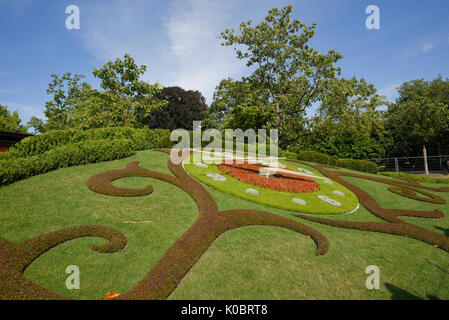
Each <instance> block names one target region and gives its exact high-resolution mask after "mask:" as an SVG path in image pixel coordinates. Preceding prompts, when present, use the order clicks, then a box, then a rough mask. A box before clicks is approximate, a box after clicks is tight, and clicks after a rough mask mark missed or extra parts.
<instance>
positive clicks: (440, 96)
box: [386, 76, 449, 174]
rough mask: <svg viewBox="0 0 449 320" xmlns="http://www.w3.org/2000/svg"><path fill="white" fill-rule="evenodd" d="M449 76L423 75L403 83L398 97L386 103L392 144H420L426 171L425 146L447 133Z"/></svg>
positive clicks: (427, 171) (448, 129)
mask: <svg viewBox="0 0 449 320" xmlns="http://www.w3.org/2000/svg"><path fill="white" fill-rule="evenodd" d="M448 83H449V79H446V80H443V79H442V78H441V76H440V77H438V78H436V79H434V80H433V81H425V80H424V79H418V80H413V81H409V82H405V83H403V84H402V85H401V86H400V87H399V90H398V92H399V98H398V99H397V100H396V102H395V103H391V104H389V107H388V110H387V113H386V117H387V127H388V130H389V132H390V134H391V136H392V139H393V141H394V144H397V143H399V144H401V145H408V147H413V145H415V146H420V147H421V148H422V152H423V155H424V168H425V172H426V174H429V169H428V163H427V146H428V145H429V144H433V145H435V144H438V140H439V139H442V138H443V137H445V136H446V139H447V135H448V134H449V93H448V89H449V85H448Z"/></svg>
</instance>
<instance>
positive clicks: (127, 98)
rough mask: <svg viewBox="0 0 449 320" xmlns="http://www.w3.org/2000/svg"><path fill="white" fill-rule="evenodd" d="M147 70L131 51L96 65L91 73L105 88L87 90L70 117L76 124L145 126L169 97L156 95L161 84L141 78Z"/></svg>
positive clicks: (83, 125)
mask: <svg viewBox="0 0 449 320" xmlns="http://www.w3.org/2000/svg"><path fill="white" fill-rule="evenodd" d="M146 70H147V67H146V66H145V65H142V66H138V65H137V64H136V63H135V61H134V59H133V58H132V57H131V56H130V55H129V54H125V56H124V58H123V59H120V58H117V59H115V60H114V61H108V62H107V63H106V64H103V65H102V66H101V67H100V68H99V69H96V68H94V70H93V72H92V73H93V75H94V76H95V77H96V78H98V79H100V80H101V84H100V86H101V88H102V89H103V90H104V91H103V92H101V91H98V90H95V89H91V90H88V91H87V92H86V94H85V97H84V98H83V99H81V102H80V104H79V105H78V106H77V110H76V112H75V113H74V114H73V116H72V118H71V119H72V120H73V121H74V123H75V126H76V127H82V128H95V127H99V126H130V127H136V128H139V127H143V122H144V121H145V119H146V118H147V117H148V116H149V115H150V114H151V112H153V111H154V110H158V109H160V108H162V107H164V106H165V105H166V101H161V100H158V99H157V98H156V97H155V96H156V94H158V93H159V92H160V91H161V90H162V86H161V85H160V84H158V83H156V84H150V83H148V82H145V81H143V80H141V79H140V78H141V76H142V75H143V74H144V73H145V71H146Z"/></svg>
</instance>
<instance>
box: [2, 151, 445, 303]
mask: <svg viewBox="0 0 449 320" xmlns="http://www.w3.org/2000/svg"><path fill="white" fill-rule="evenodd" d="M167 159H168V156H167V155H166V154H162V153H159V152H154V151H142V152H138V153H137V154H136V155H135V156H133V157H131V158H128V159H122V160H118V161H111V162H106V163H98V164H90V165H85V166H80V167H73V168H65V169H61V170H57V171H54V172H50V173H47V174H44V175H40V176H36V177H32V178H30V179H27V180H23V181H20V182H18V183H14V184H12V185H9V186H7V187H3V188H1V189H0V204H1V206H0V236H2V237H4V238H6V239H8V240H10V241H14V242H18V241H22V240H24V239H28V238H31V237H34V236H37V235H39V234H43V233H46V232H49V231H52V230H57V229H60V228H63V227H67V226H73V225H82V224H100V225H107V226H112V227H114V228H117V229H118V230H120V231H122V232H124V233H125V234H126V236H127V237H128V246H127V247H126V248H125V249H124V250H122V251H119V252H117V253H113V254H99V253H95V252H92V251H91V250H89V245H90V244H93V243H101V242H102V240H99V239H80V240H73V241H70V242H67V243H65V244H62V245H59V246H57V247H56V248H54V249H52V250H50V251H49V252H47V253H46V254H44V255H43V256H41V257H40V258H39V259H38V260H36V261H35V262H34V263H33V264H32V265H31V266H30V267H29V268H28V269H27V270H26V272H25V275H26V276H27V277H28V278H30V279H32V280H33V281H35V282H38V283H39V284H41V285H43V286H45V287H47V288H49V289H52V290H54V291H56V292H58V293H60V294H63V295H66V296H71V297H75V298H86V299H98V298H102V297H103V296H104V294H105V293H106V292H107V291H112V290H117V291H119V292H124V291H126V290H128V289H130V288H132V287H133V286H134V285H135V284H136V283H137V282H138V281H139V280H140V279H141V278H142V277H143V276H144V274H145V273H146V272H147V271H148V270H149V269H150V268H151V266H152V265H154V263H155V262H156V261H157V260H158V259H159V258H160V257H161V255H162V254H163V253H164V252H165V251H166V250H167V248H168V247H170V245H171V244H172V243H173V242H174V241H175V240H176V239H178V238H179V237H180V235H181V234H182V233H183V232H184V231H185V230H187V228H188V227H189V226H190V225H191V224H192V223H193V222H194V220H195V219H196V217H197V208H196V205H195V203H194V202H193V201H192V200H191V198H190V197H189V196H188V195H187V194H185V193H184V192H182V191H181V190H180V189H178V188H176V187H173V186H171V185H169V184H166V183H163V182H160V181H157V180H153V179H144V178H126V179H123V180H120V181H117V182H116V184H117V185H121V186H126V187H144V186H147V185H148V184H151V185H152V186H153V187H154V193H153V194H151V195H149V196H145V197H139V198H115V197H108V196H104V195H100V194H96V193H94V192H92V191H90V190H89V189H88V188H87V186H86V181H87V179H88V178H89V177H91V176H92V175H94V174H97V173H100V172H103V171H106V170H111V169H121V168H124V166H125V164H126V163H128V162H130V161H140V162H141V165H142V166H143V167H145V168H149V169H152V170H157V171H161V172H164V173H169V171H168V170H167V168H166V162H167ZM306 169H309V170H310V168H307V167H306ZM311 171H312V170H311ZM345 171H346V169H345ZM345 179H348V181H350V182H351V183H353V184H355V185H357V186H360V187H363V188H364V189H365V190H367V191H368V192H369V193H370V194H373V196H374V197H375V199H376V200H377V201H379V202H380V203H381V204H382V205H383V206H385V207H387V208H411V209H425V210H432V209H437V208H438V209H441V210H442V211H443V212H445V214H446V215H448V214H449V204H445V205H436V204H429V203H424V202H419V201H415V200H411V199H406V198H404V197H400V196H398V195H396V194H393V193H391V192H389V191H388V190H387V189H386V188H387V186H386V185H384V184H382V183H378V182H372V181H366V180H361V179H356V178H350V177H347V178H346V177H345ZM205 187H206V188H207V190H208V191H209V192H210V193H211V194H212V195H213V196H214V198H215V199H216V200H217V203H218V205H219V208H220V210H226V209H237V208H238V209H258V210H266V211H270V212H273V213H277V214H279V215H282V216H285V217H289V218H291V219H298V221H300V222H302V223H305V224H307V225H310V226H312V227H314V228H316V229H318V230H320V231H321V232H323V233H324V235H325V236H326V237H327V238H328V240H329V241H330V243H331V249H330V252H329V253H328V254H327V255H325V256H315V254H314V250H315V245H314V243H313V241H311V240H310V239H307V238H306V237H304V236H302V235H299V234H297V233H294V232H291V231H289V230H287V229H282V228H277V227H246V228H241V229H237V230H234V231H231V232H227V233H225V234H224V235H222V236H221V237H220V238H218V239H217V240H216V241H215V242H214V243H213V245H212V246H211V247H210V248H209V250H208V251H207V252H206V253H205V254H204V255H203V256H202V257H201V259H200V260H199V262H198V263H197V264H196V265H195V266H194V267H193V268H192V270H191V271H190V272H189V274H188V275H187V276H186V277H185V278H184V280H183V281H182V283H181V284H180V286H178V288H177V289H176V290H175V291H174V293H173V294H172V296H171V298H172V299H252V298H254V299H349V298H350V299H392V298H393V299H405V298H409V299H410V298H423V299H429V298H439V299H449V286H448V285H447V284H448V283H449V259H448V253H446V252H444V251H442V250H440V249H437V248H434V247H432V246H430V245H428V244H425V243H422V242H419V241H416V240H412V239H409V238H404V237H399V236H394V235H386V234H378V233H372V232H363V231H355V230H347V229H340V228H336V227H331V226H326V225H320V224H316V223H313V222H308V221H303V220H300V219H299V218H295V217H292V216H291V215H290V213H289V212H287V211H284V210H281V209H277V208H272V207H267V206H264V205H261V204H257V203H254V202H250V201H246V200H244V199H239V198H236V197H234V196H230V195H228V194H225V193H222V192H220V191H218V190H216V189H214V188H212V187H209V186H205ZM437 194H439V195H440V196H442V197H443V198H445V199H446V200H447V202H448V203H449V193H437ZM332 218H333V219H342V220H359V221H380V220H379V219H378V218H377V217H375V216H373V215H372V214H370V213H369V212H368V211H367V210H366V209H365V208H364V207H363V206H361V207H360V208H359V209H358V210H357V211H356V212H354V213H352V214H349V215H337V216H333V217H332ZM403 219H407V221H411V222H413V223H415V224H418V225H421V226H424V227H427V228H429V229H432V230H434V231H436V232H439V233H441V234H446V235H448V233H449V218H448V216H446V217H444V218H443V219H435V220H433V219H428V220H426V219H417V218H403ZM129 220H132V221H143V220H150V221H151V223H148V224H126V223H124V221H129ZM68 265H78V266H79V267H80V272H81V289H80V290H72V291H70V290H68V289H66V287H65V280H66V277H67V276H68V274H66V273H65V268H66V267H67V266H68ZM369 265H377V266H378V267H379V268H380V272H381V275H380V276H381V288H380V290H368V289H366V288H365V280H366V277H367V276H368V275H367V274H365V268H366V267H367V266H369ZM205 288H207V289H206V290H205Z"/></svg>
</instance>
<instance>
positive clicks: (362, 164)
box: [335, 159, 377, 174]
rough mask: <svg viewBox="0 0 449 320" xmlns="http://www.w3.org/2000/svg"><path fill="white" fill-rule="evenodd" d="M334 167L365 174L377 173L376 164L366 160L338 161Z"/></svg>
mask: <svg viewBox="0 0 449 320" xmlns="http://www.w3.org/2000/svg"><path fill="white" fill-rule="evenodd" d="M335 165H336V166H337V167H341V168H346V169H352V170H356V171H361V172H366V173H373V174H376V173H377V166H376V164H375V163H374V162H371V161H366V160H355V159H338V160H337V162H336V164H335Z"/></svg>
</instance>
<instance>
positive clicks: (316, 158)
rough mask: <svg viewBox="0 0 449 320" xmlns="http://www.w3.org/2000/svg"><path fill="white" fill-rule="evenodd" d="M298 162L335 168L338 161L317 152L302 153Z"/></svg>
mask: <svg viewBox="0 0 449 320" xmlns="http://www.w3.org/2000/svg"><path fill="white" fill-rule="evenodd" d="M298 160H302V161H307V162H314V163H320V164H326V165H330V166H334V165H335V163H336V160H335V159H334V158H333V157H332V156H330V155H327V154H325V153H321V152H317V151H301V152H300V153H299V155H298Z"/></svg>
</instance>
